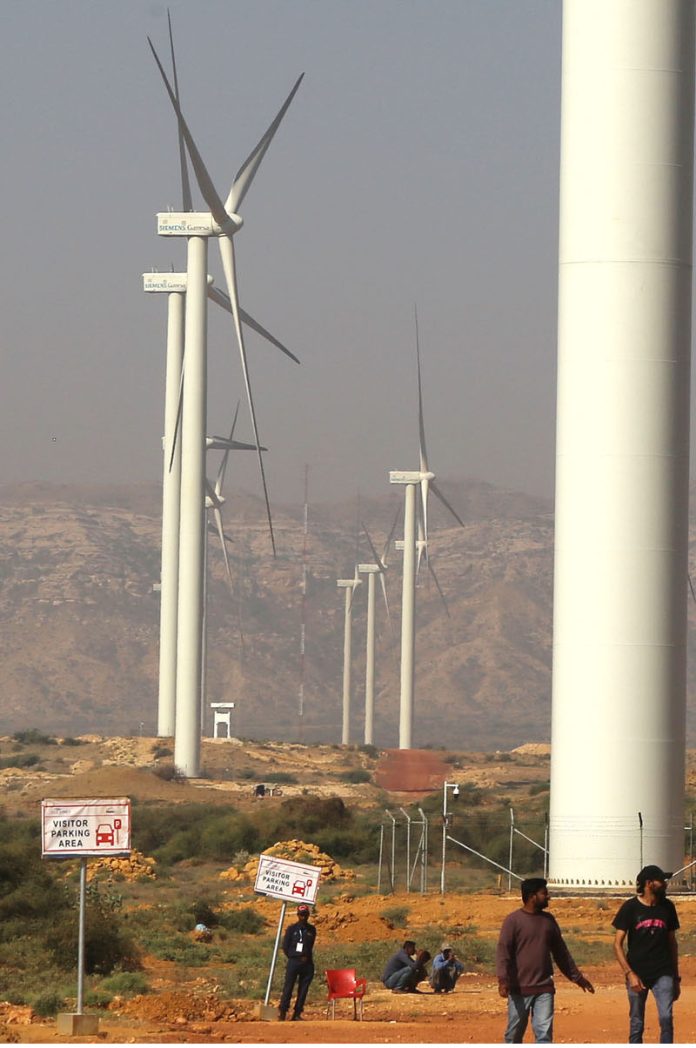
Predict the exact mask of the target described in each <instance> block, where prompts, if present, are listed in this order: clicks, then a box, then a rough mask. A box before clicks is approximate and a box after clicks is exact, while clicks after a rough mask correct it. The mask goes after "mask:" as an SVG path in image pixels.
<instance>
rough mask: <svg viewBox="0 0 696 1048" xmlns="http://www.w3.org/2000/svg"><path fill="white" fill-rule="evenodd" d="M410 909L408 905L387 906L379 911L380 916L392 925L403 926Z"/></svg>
mask: <svg viewBox="0 0 696 1048" xmlns="http://www.w3.org/2000/svg"><path fill="white" fill-rule="evenodd" d="M410 913H411V910H410V908H409V907H408V906H388V907H387V908H386V910H381V911H380V914H379V915H380V917H384V919H385V921H388V922H389V923H390V924H391V925H392V927H395V928H405V927H406V922H407V920H408V917H409V914H410Z"/></svg>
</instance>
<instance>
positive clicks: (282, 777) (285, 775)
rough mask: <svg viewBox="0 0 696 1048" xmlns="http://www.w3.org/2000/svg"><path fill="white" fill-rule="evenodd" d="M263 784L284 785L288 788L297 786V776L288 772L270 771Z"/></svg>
mask: <svg viewBox="0 0 696 1048" xmlns="http://www.w3.org/2000/svg"><path fill="white" fill-rule="evenodd" d="M264 782H277V783H285V784H286V785H288V786H292V785H296V784H297V776H296V775H293V774H292V773H291V772H289V771H270V772H269V773H268V775H267V776H266V778H265V779H264Z"/></svg>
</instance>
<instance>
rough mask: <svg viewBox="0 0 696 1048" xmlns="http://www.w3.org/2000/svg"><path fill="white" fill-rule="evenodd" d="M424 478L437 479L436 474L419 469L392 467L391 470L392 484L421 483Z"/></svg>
mask: <svg viewBox="0 0 696 1048" xmlns="http://www.w3.org/2000/svg"><path fill="white" fill-rule="evenodd" d="M424 480H426V481H431V480H435V474H434V473H430V472H422V471H421V470H419V469H392V470H390V472H389V483H390V484H420V483H422V481H424Z"/></svg>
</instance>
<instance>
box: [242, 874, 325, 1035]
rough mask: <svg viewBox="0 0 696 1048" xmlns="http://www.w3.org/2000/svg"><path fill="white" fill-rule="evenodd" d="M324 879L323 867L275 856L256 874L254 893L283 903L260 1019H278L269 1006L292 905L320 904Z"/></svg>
mask: <svg viewBox="0 0 696 1048" xmlns="http://www.w3.org/2000/svg"><path fill="white" fill-rule="evenodd" d="M320 877H321V867H320V866H308V865H307V864H306V863H303V862H293V861H292V860H291V859H277V858H276V857H275V856H273V855H260V856H259V868H258V870H257V872H256V881H255V883H254V891H255V892H257V893H258V894H259V895H270V896H271V897H272V898H274V899H282V903H283V904H282V906H281V908H280V916H279V918H278V930H277V932H276V937H275V943H274V944H273V956H272V958H271V967H270V970H269V973H268V984H267V986H266V996H265V998H264V1002H263V1004H262V1005H261V1006H260V1007H259V1018H260V1019H275V1018H277V1014H278V1013H277V1011H276V1009H275V1008H271V1007H270V1006H269V1004H268V1002H269V1000H270V997H271V986H272V985H273V976H274V974H275V966H276V961H277V959H278V950H279V948H280V938H281V934H282V931H283V922H284V920H285V911H286V909H287V906H288V903H289V902H297V903H300V902H306V903H307V904H308V905H311V906H313V905H314V903H315V902H316V898H317V891H318V889H319V878H320Z"/></svg>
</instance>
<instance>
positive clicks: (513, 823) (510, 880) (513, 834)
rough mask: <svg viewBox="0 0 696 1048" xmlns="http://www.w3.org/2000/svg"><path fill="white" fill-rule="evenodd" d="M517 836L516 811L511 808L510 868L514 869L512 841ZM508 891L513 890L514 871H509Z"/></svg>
mask: <svg viewBox="0 0 696 1048" xmlns="http://www.w3.org/2000/svg"><path fill="white" fill-rule="evenodd" d="M514 836H515V812H514V811H513V809H512V808H510V855H509V858H508V870H510V871H511V870H512V842H513V840H514ZM508 891H509V892H511V891H512V873H508Z"/></svg>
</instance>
